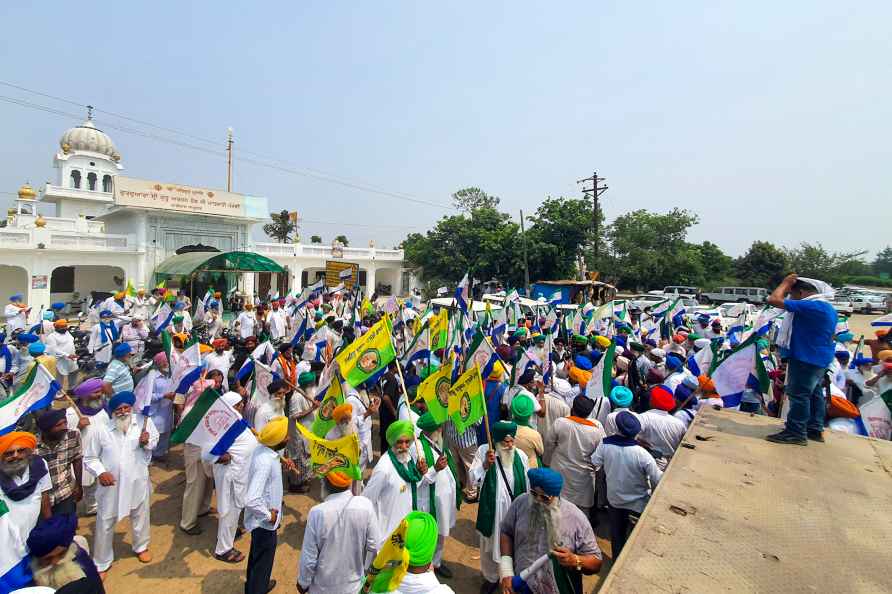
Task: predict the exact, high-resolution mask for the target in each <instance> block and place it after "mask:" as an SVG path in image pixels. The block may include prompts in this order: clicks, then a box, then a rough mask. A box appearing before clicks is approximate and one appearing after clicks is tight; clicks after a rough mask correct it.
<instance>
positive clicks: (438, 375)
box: [418, 358, 452, 423]
mask: <svg viewBox="0 0 892 594" xmlns="http://www.w3.org/2000/svg"><path fill="white" fill-rule="evenodd" d="M450 387H452V358H450V359H449V361H447V362H446V363H444V364H443V365H442V367H440V369H438V370H437V371H435V372H434V373H432V374H430V375H429V376H427V377H426V378H425V379H424V381H423V382H421V384H420V385H419V386H418V397H419V398H424V401H425V402H426V403H427V410H428V411H429V412H430V413H431V416H432V417H434V420H435V421H436V422H437V423H445V422H446V419H447V417H448V416H449V388H450Z"/></svg>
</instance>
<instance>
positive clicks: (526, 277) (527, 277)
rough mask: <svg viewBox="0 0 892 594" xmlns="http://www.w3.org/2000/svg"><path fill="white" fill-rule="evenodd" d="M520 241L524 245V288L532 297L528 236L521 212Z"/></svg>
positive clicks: (528, 295) (521, 212)
mask: <svg viewBox="0 0 892 594" xmlns="http://www.w3.org/2000/svg"><path fill="white" fill-rule="evenodd" d="M520 241H521V243H523V288H524V290H525V291H526V294H527V298H529V297H530V266H529V263H528V262H527V235H526V231H525V230H524V227H523V211H522V210H521V211H520Z"/></svg>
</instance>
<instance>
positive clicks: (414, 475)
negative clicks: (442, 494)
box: [387, 450, 421, 511]
mask: <svg viewBox="0 0 892 594" xmlns="http://www.w3.org/2000/svg"><path fill="white" fill-rule="evenodd" d="M387 455H388V456H390V462H391V464H393V467H394V468H395V469H396V473H397V474H398V475H400V478H401V479H403V480H404V481H406V482H407V483H409V486H410V487H412V510H413V511H418V487H417V485H416V483H417V482H418V481H420V480H421V473H420V472H418V468H417V467H416V466H415V465H414V464H412V463H411V461H410V463H409V464H400V461H399V460H397V459H396V456H395V455H394V454H393V450H387Z"/></svg>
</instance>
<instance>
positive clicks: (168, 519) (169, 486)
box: [78, 314, 876, 594]
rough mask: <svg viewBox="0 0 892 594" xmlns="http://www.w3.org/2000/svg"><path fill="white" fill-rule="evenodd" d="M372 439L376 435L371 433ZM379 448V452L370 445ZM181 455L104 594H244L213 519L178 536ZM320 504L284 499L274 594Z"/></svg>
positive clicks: (454, 582) (293, 576)
mask: <svg viewBox="0 0 892 594" xmlns="http://www.w3.org/2000/svg"><path fill="white" fill-rule="evenodd" d="M875 317H876V316H866V315H859V314H856V315H853V316H852V317H851V318H850V320H849V326H850V328H851V331H852V333H853V334H855V336H856V337H857V336H859V335H861V334H864V335H865V336H868V337H869V336H873V329H872V328H871V327H870V320H872V319H874V318H875ZM373 435H375V436H377V431H374V432H373ZM376 446H377V444H376ZM182 469H183V464H182V449H181V448H175V449H174V450H173V451H172V453H171V456H170V457H169V461H168V465H167V466H163V465H162V466H154V467H153V468H152V469H151V476H152V484H153V494H152V511H151V523H152V541H151V545H150V551H151V553H152V555H153V557H154V559H153V561H152V562H151V563H149V564H147V565H143V564H141V563H139V562H138V561H137V560H136V557H135V556H134V555H133V553H132V551H131V549H130V544H129V543H130V533H129V530H130V527H129V521H127V520H124V521H123V522H121V523H120V524H119V525H118V529H117V532H116V535H115V556H116V558H117V561H115V564H114V565H113V566H112V568H111V570H110V571H109V573H108V579H107V581H106V589H107V591H108V592H110V593H114V592H126V591H136V590H137V589H138V590H139V591H141V592H152V591H153V588H155V587H158V588H162V589H163V592H164V594H178V593H198V592H201V593H205V594H217V593H235V592H241V591H243V583H244V576H245V565H246V561H242V562H241V563H239V564H236V565H230V564H227V563H223V562H220V561H217V560H216V559H214V558H213V556H212V555H213V548H214V543H215V541H216V530H217V521H216V517H215V516H214V515H213V514H212V515H211V516H208V517H206V518H202V520H201V526H202V528H203V529H204V532H203V533H202V534H201V535H199V536H188V535H186V534H184V533H183V532H181V531H180V530H178V529H177V528H176V527H177V524H178V522H179V517H180V505H181V502H182V499H181V498H182V493H183V488H184V486H185V480H186V478H185V475H184V473H183V470H182ZM318 501H319V488H318V483H316V484H315V485H314V489H313V490H312V491H311V492H310V494H309V495H293V494H287V493H286V495H285V505H284V507H285V513H284V517H283V524H284V526H283V528H281V529H280V531H279V547H278V549H277V551H276V563H275V568H274V570H273V579H276V580H278V586H277V588H276V590H275V592H296V589H295V587H294V584H295V583H296V582H297V569H298V562H299V558H300V547H301V543H302V541H303V531H304V526H305V524H306V516H307V513H308V511H309V509H310V507H312V506H313V505H314V504H315V503H317V502H318ZM476 517H477V506H476V504H473V505H467V504H466V505H463V506H462V508H461V510H460V511H459V514H458V522H457V524H456V526H455V529H454V530H453V532H452V534H451V535H450V538H449V540H447V542H446V552H445V556H444V559H445V562H446V563H447V564H448V565H449V566H450V567H451V568H452V569H453V572H454V574H455V575H454V577H453V579H451V580H443V581H444V583H446V584H448V585H449V586H451V587H452V589H453V590H455V592H457V593H459V594H465V593H474V592H477V591H478V589H479V587H480V584H481V577H480V572H479V554H478V548H477V535H476V532H475V531H474V521H475V519H476ZM606 528H607V526H606V519H603V518H602V521H601V523H600V525H599V529H598V531H597V532H598V544H599V545H600V546H601V549H602V551H603V552H604V561H605V562H604V566H603V567H602V568H601V573H600V576H589V577H586V578H585V591H586V592H589V593H593V592H596V591H597V589H598V585H599V582H600V581H601V578H602V577H606V575H607V572H608V571H609V567H610V542H609V541H608V540H606V539H605V537H606V536H607V532H606ZM78 532H79V533H80V534H82V535H84V536H86V537H87V539H88V540H89V541H90V544H91V546H92V539H93V518H82V519H81V522H80V527H79V530H78ZM249 541H250V538H249V537H247V536H245V537H242V538H241V539H240V540H238V541H237V542H236V548H237V549H238V550H240V551H242V552H243V553H244V554H245V555H246V556H247V554H248V549H249V545H250V542H249Z"/></svg>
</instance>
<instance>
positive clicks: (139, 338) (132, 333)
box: [121, 318, 149, 359]
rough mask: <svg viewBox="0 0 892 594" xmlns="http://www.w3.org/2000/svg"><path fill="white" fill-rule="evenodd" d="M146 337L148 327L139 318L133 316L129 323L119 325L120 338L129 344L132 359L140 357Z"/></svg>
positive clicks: (147, 335) (144, 348) (147, 336)
mask: <svg viewBox="0 0 892 594" xmlns="http://www.w3.org/2000/svg"><path fill="white" fill-rule="evenodd" d="M148 338H149V329H148V328H146V325H145V323H143V321H142V320H141V319H140V318H133V319H132V320H130V323H129V324H124V325H123V326H121V340H123V341H124V342H126V343H127V344H129V345H130V348H131V349H132V350H133V358H134V359H142V354H143V352H144V351H145V350H146V340H148Z"/></svg>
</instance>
